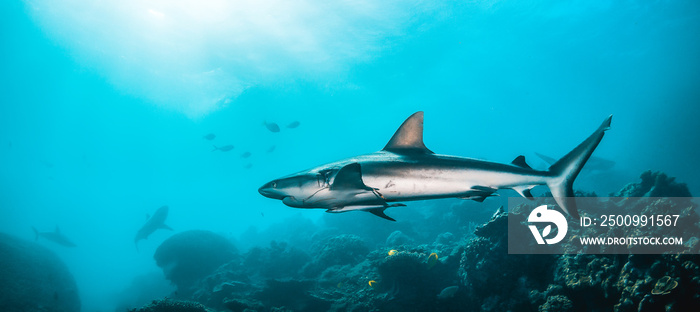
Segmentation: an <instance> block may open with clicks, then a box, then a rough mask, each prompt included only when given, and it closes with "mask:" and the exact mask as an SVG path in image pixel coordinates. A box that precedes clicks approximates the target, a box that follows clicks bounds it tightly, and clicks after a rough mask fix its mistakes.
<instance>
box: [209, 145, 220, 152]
mask: <svg viewBox="0 0 700 312" xmlns="http://www.w3.org/2000/svg"><path fill="white" fill-rule="evenodd" d="M212 146H213V147H214V149H213V150H211V151H212V152H214V151H216V150H218V149H219V148H218V147H216V145H213V144H212Z"/></svg>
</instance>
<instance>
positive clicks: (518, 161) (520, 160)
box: [511, 155, 532, 169]
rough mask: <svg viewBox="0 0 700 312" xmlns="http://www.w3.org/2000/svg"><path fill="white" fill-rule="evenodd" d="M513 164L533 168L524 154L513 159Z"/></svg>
mask: <svg viewBox="0 0 700 312" xmlns="http://www.w3.org/2000/svg"><path fill="white" fill-rule="evenodd" d="M511 164H513V165H516V166H518V167H520V168H525V169H532V167H530V165H528V164H527V162H525V156H523V155H520V156H518V157H515V159H513V161H512V162H511Z"/></svg>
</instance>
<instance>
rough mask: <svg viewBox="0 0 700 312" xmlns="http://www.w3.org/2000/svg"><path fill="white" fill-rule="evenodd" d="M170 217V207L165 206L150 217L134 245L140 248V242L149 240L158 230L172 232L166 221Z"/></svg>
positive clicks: (137, 234)
mask: <svg viewBox="0 0 700 312" xmlns="http://www.w3.org/2000/svg"><path fill="white" fill-rule="evenodd" d="M167 217H168V206H163V207H160V208H158V210H156V213H154V214H153V216H152V217H150V218H149V219H148V220H147V221H146V224H144V225H143V226H142V227H141V229H140V230H139V231H138V232H136V237H135V238H134V245H136V246H137V247H138V242H139V241H140V240H142V239H147V238H148V236H149V235H151V234H153V232H155V231H156V230H158V229H166V230H170V231H172V230H173V229H171V228H170V227H169V226H167V225H165V219H166V218H167Z"/></svg>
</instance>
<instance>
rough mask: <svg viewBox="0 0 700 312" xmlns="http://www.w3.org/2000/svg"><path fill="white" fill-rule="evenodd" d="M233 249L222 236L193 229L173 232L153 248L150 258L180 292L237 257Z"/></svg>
mask: <svg viewBox="0 0 700 312" xmlns="http://www.w3.org/2000/svg"><path fill="white" fill-rule="evenodd" d="M237 254H238V252H237V250H236V248H235V247H234V246H233V244H231V242H229V241H228V240H227V239H226V238H224V237H222V236H220V235H218V234H215V233H213V232H209V231H201V230H193V231H186V232H182V233H178V234H175V235H173V236H171V237H170V238H168V239H167V240H165V241H164V242H163V243H162V244H161V245H160V246H159V247H158V249H156V252H155V254H154V255H153V258H154V259H155V260H156V264H157V265H158V266H159V267H160V268H161V269H163V273H164V274H165V277H166V278H167V279H168V280H170V281H171V282H172V283H173V284H175V285H176V286H177V288H178V293H179V294H180V295H185V294H189V293H191V290H190V288H191V287H192V286H194V285H195V283H196V282H197V281H198V280H199V279H201V278H203V277H206V276H207V275H209V274H211V273H212V272H214V270H216V269H217V268H218V267H219V266H220V265H222V264H224V263H227V262H229V261H232V260H233V259H235V258H236V257H237Z"/></svg>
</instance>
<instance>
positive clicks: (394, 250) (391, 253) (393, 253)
mask: <svg viewBox="0 0 700 312" xmlns="http://www.w3.org/2000/svg"><path fill="white" fill-rule="evenodd" d="M397 252H399V251H398V250H396V249H392V250H389V255H390V256H393V255H395V254H396V253H397Z"/></svg>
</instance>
